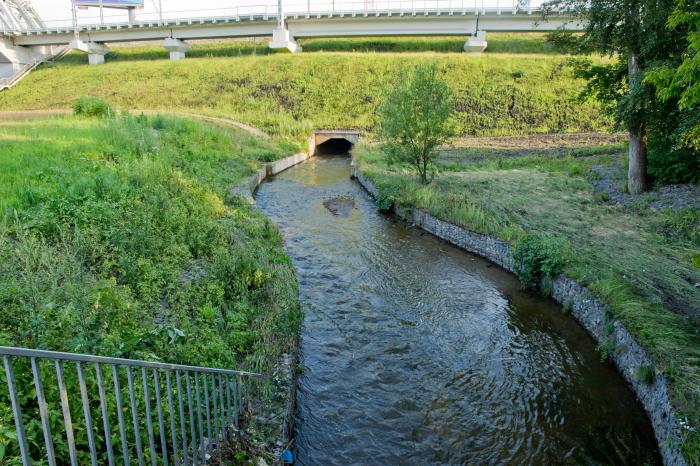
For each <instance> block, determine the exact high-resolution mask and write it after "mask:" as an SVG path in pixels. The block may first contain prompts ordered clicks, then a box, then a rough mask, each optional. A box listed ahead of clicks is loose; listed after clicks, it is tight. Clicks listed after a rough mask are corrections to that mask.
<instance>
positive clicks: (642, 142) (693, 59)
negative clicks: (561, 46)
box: [545, 0, 700, 194]
mask: <svg viewBox="0 0 700 466" xmlns="http://www.w3.org/2000/svg"><path fill="white" fill-rule="evenodd" d="M550 8H552V9H562V10H566V11H569V12H571V13H572V14H573V15H575V16H576V17H577V20H578V21H580V23H582V24H585V27H584V31H583V33H578V32H577V33H573V32H570V31H569V32H568V33H567V31H562V30H560V31H557V33H555V34H553V35H552V39H557V40H558V41H560V42H564V43H566V44H568V45H569V46H572V47H571V48H573V49H575V50H576V49H577V50H578V51H581V52H583V53H586V54H589V53H591V52H593V53H600V54H605V55H609V56H610V57H612V58H614V60H611V61H610V62H608V63H604V64H601V63H592V62H590V61H589V60H586V59H584V60H579V61H578V62H577V64H576V67H575V68H576V70H577V75H578V76H580V77H583V78H586V80H587V88H586V91H585V92H584V94H586V95H590V96H594V97H595V98H596V99H597V100H598V101H600V102H601V103H602V104H603V106H604V109H605V110H606V111H607V113H608V114H610V115H612V116H613V117H614V118H615V124H616V126H617V127H619V128H624V129H626V130H627V131H628V132H629V136H630V144H629V157H628V161H629V168H628V181H627V188H628V189H629V191H630V192H631V193H632V194H639V193H642V192H644V191H647V190H648V189H649V188H650V183H649V179H648V175H649V174H651V175H652V176H654V177H655V178H656V179H660V180H662V181H666V182H669V181H671V182H672V181H695V182H697V181H699V180H700V168H699V166H698V163H697V161H698V158H699V157H700V138H698V136H700V116H698V115H700V112H698V110H700V92H698V91H700V85H698V83H697V82H698V79H697V78H698V72H700V65H699V64H700V60H699V59H698V58H700V54H699V53H698V52H699V51H700V10H699V9H698V5H697V2H688V1H687V0H661V1H656V0H653V1H651V0H634V1H628V0H613V1H608V0H592V1H590V0H553V1H552V2H548V4H547V5H546V7H545V9H550ZM647 153H649V157H650V159H651V161H652V163H651V164H650V167H649V170H648V169H647V158H648V157H647ZM669 166H672V167H673V168H672V169H671V170H670V171H669V170H668V169H667V167H669Z"/></svg>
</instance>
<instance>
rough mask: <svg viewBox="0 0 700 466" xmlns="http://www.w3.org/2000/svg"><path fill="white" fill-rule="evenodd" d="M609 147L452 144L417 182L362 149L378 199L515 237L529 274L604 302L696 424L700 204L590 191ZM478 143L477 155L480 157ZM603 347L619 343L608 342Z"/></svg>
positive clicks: (606, 350)
mask: <svg viewBox="0 0 700 466" xmlns="http://www.w3.org/2000/svg"><path fill="white" fill-rule="evenodd" d="M619 149H620V148H619V146H617V147H616V146H613V148H612V149H611V150H610V152H609V153H607V154H606V153H601V150H600V149H596V150H595V151H591V152H592V154H593V155H588V156H573V155H571V154H560V153H557V152H556V151H550V152H544V151H540V152H539V153H537V151H534V150H532V151H528V150H524V151H522V155H520V156H517V155H516V156H514V155H510V156H507V155H505V154H504V153H503V151H499V150H489V149H482V150H481V151H478V150H477V149H469V150H467V151H464V157H460V149H458V148H452V149H450V150H449V151H447V152H446V153H445V154H443V157H442V158H441V159H439V160H438V161H437V163H438V166H439V167H440V169H441V173H440V176H438V177H437V178H436V179H435V181H434V182H433V183H431V184H430V185H427V186H426V185H422V184H420V183H419V182H418V180H416V179H415V178H414V176H412V172H411V171H410V170H409V169H408V168H406V167H401V166H395V165H387V163H386V161H385V160H386V159H385V156H384V155H383V154H382V153H380V152H379V151H378V150H376V149H375V148H373V146H371V145H365V146H363V147H360V148H358V149H357V150H356V156H357V158H358V163H359V166H360V168H361V170H362V171H363V172H364V173H365V174H367V176H369V177H370V179H371V180H373V182H374V183H376V185H377V187H378V189H379V191H380V196H379V200H378V203H379V205H380V206H383V207H385V208H386V207H388V206H390V205H395V206H397V207H398V208H404V207H409V206H415V207H418V208H421V209H424V210H426V211H428V212H429V213H431V214H432V215H434V216H436V217H438V218H440V219H442V220H445V221H448V222H451V223H454V224H457V225H460V226H462V227H465V228H467V229H469V230H472V231H476V232H479V233H483V234H488V235H491V236H494V237H497V238H500V239H503V240H505V241H508V242H510V243H511V244H513V245H514V255H515V259H516V260H517V261H518V270H519V274H520V276H521V278H522V279H523V280H524V282H525V283H530V284H534V283H536V282H538V281H539V278H540V277H541V276H548V275H553V274H556V273H558V272H559V271H560V270H561V271H563V273H565V274H566V275H567V276H570V277H572V278H574V279H576V280H578V281H579V282H580V283H582V284H584V285H586V286H587V287H588V288H589V289H590V290H591V291H592V292H593V293H595V295H596V297H597V298H599V299H601V300H602V301H603V302H605V303H607V304H608V305H609V306H610V308H611V310H612V313H613V315H614V317H615V318H617V319H619V320H620V321H621V322H622V323H623V324H624V325H625V326H626V327H627V328H628V329H629V330H630V331H631V332H632V333H633V335H634V336H635V337H636V338H637V340H638V341H639V342H640V343H641V344H642V345H643V346H644V347H645V348H647V349H648V350H649V351H650V353H651V354H652V355H653V358H654V360H655V364H656V367H657V368H658V369H659V370H661V371H663V372H664V373H665V374H666V375H667V376H668V377H669V379H670V380H671V384H672V393H673V397H674V402H675V403H676V405H677V407H678V412H679V414H680V415H681V416H687V418H688V420H689V423H690V426H696V427H695V429H698V427H697V426H700V390H699V388H700V369H699V366H698V363H697V362H698V361H699V360H700V331H699V328H698V322H700V309H699V308H698V303H699V302H700V289H698V288H696V287H694V286H693V283H695V282H697V281H700V277H699V276H698V270H697V269H696V268H694V267H693V265H692V261H693V257H695V255H696V254H697V253H698V251H699V250H700V235H699V234H698V232H700V211H699V210H697V209H684V210H679V211H669V210H657V209H654V208H652V207H648V206H647V205H646V204H645V203H644V202H639V203H636V204H632V205H629V206H625V205H619V204H612V203H607V202H605V200H604V199H601V198H597V197H596V196H595V195H594V192H593V188H592V185H591V183H590V181H589V179H588V177H593V176H594V175H593V174H594V173H595V172H592V171H591V168H592V167H593V165H598V166H603V167H610V166H613V165H616V164H620V163H624V160H621V158H622V157H621V156H620V155H619V153H616V152H617V151H619ZM476 152H478V157H477V156H476ZM599 349H600V351H601V354H602V356H603V357H607V355H608V354H610V353H611V352H612V351H614V350H615V348H613V347H611V345H610V342H609V341H602V342H601V343H600V345H599ZM685 434H686V439H685V442H684V444H683V452H684V454H685V456H686V458H687V459H688V462H689V464H700V434H699V433H698V430H691V429H687V430H686V431H685Z"/></svg>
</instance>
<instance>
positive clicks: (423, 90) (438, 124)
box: [380, 63, 453, 184]
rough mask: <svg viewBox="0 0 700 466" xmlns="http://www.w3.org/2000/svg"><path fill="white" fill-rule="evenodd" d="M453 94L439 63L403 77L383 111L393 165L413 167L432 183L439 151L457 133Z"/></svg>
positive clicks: (384, 132)
mask: <svg viewBox="0 0 700 466" xmlns="http://www.w3.org/2000/svg"><path fill="white" fill-rule="evenodd" d="M451 100H452V99H451V91H450V88H449V86H448V84H447V82H446V81H445V80H444V79H443V78H442V77H441V76H440V72H439V70H438V67H437V66H436V65H435V63H431V64H429V65H420V66H417V67H416V68H415V69H414V70H413V72H412V73H411V74H410V76H408V77H407V76H406V75H405V74H404V75H402V76H400V77H399V79H398V81H397V82H396V85H395V86H394V87H393V88H392V89H391V91H390V92H389V94H388V96H387V99H386V101H385V102H384V104H383V105H382V106H381V108H380V117H381V134H382V135H383V136H384V138H385V143H384V144H383V148H384V151H385V152H386V154H387V155H388V157H389V161H390V163H406V164H409V165H411V166H412V167H413V168H414V169H415V170H416V171H417V172H418V175H419V176H420V180H421V183H423V184H428V183H430V182H431V181H432V180H433V178H434V177H435V163H434V160H435V157H436V155H437V148H438V146H440V145H441V144H443V143H445V142H446V141H447V140H448V139H449V138H450V137H451V136H452V134H453V127H452V124H451V121H450V115H451V114H452V102H451Z"/></svg>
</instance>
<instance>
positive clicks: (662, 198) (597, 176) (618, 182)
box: [591, 165, 700, 210]
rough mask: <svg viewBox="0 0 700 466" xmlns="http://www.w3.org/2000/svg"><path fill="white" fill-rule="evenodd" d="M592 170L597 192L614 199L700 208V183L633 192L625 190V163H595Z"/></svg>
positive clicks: (624, 201)
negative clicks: (604, 164) (638, 192)
mask: <svg viewBox="0 0 700 466" xmlns="http://www.w3.org/2000/svg"><path fill="white" fill-rule="evenodd" d="M591 171H592V173H593V176H592V177H591V183H592V184H593V187H594V192H596V193H601V194H603V195H604V196H605V197H606V198H607V200H608V201H610V202H614V203H617V204H624V205H639V206H646V207H653V208H656V209H673V210H681V209H688V208H694V209H700V186H698V185H696V184H672V185H662V186H656V187H654V188H653V189H652V190H651V191H649V192H646V193H643V194H629V193H627V192H625V191H623V186H624V184H625V180H626V176H627V175H626V172H625V169H624V168H623V167H622V166H615V167H602V166H599V165H594V166H593V168H592V170H591Z"/></svg>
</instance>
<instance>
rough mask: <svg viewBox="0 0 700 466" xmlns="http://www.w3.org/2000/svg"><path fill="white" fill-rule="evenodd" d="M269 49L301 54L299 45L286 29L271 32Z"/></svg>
mask: <svg viewBox="0 0 700 466" xmlns="http://www.w3.org/2000/svg"><path fill="white" fill-rule="evenodd" d="M270 48H271V49H288V50H289V51H290V52H292V53H298V52H301V45H299V44H298V43H297V41H295V40H294V37H292V35H291V34H290V33H289V29H287V28H286V27H278V28H276V29H275V30H273V31H272V40H271V41H270Z"/></svg>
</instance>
